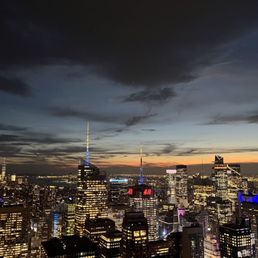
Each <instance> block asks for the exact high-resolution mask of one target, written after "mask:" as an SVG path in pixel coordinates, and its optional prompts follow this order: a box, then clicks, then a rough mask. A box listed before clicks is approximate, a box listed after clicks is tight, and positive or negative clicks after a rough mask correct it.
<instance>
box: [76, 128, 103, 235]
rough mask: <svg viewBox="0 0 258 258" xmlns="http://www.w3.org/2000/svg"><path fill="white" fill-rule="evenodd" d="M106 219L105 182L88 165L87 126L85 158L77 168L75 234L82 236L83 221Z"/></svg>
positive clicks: (98, 171)
mask: <svg viewBox="0 0 258 258" xmlns="http://www.w3.org/2000/svg"><path fill="white" fill-rule="evenodd" d="M105 217H107V180H106V176H105V175H104V174H101V173H100V170H99V169H98V168H97V167H96V166H94V165H93V164H91V163H90V153H89V124H87V135H86V158H85V160H83V161H82V162H81V164H80V165H79V166H78V182H77V200H76V206H75V233H77V234H79V235H80V236H82V235H83V234H84V228H85V220H86V219H94V218H105Z"/></svg>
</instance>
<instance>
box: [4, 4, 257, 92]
mask: <svg viewBox="0 0 258 258" xmlns="http://www.w3.org/2000/svg"><path fill="white" fill-rule="evenodd" d="M1 7H2V8H1V11H0V12H1V13H0V17H1V18H0V19H1V24H2V27H1V35H2V36H3V37H2V40H1V46H2V47H1V49H0V55H1V61H0V62H1V63H0V68H2V69H11V67H18V68H19V67H29V66H34V65H44V64H80V65H85V66H86V67H87V66H91V67H95V68H94V69H95V71H96V72H97V73H99V74H101V75H103V76H106V77H107V78H109V79H111V80H114V81H117V82H120V83H122V84H125V85H130V86H138V85H142V86H146V87H155V86H157V85H165V84H167V83H178V82H187V81H190V80H192V79H194V78H196V77H198V74H199V71H200V69H202V68H203V67H205V66H207V65H209V64H211V63H213V62H216V60H215V59H214V57H215V56H216V57H219V56H220V54H221V53H222V52H221V51H222V48H221V47H223V46H224V45H225V43H228V42H230V41H231V40H234V39H236V38H239V37H241V35H243V34H245V33H248V32H250V31H252V29H253V28H254V26H255V25H257V21H258V16H257V13H258V2H257V1H242V0H234V1H233V0H227V1H207V0H199V1H187V0H181V1H159V2H158V1H127V2H125V1H112V0H110V1H85V0H81V1H74V2H73V3H71V1H68V0H66V1H64V0H62V1H47V0H41V1H26V2H25V1H4V3H2V6H1ZM215 54H216V55H215ZM136 97H137V96H136Z"/></svg>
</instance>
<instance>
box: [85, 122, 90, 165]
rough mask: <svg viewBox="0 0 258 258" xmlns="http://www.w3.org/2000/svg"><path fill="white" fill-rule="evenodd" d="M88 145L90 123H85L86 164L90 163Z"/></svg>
mask: <svg viewBox="0 0 258 258" xmlns="http://www.w3.org/2000/svg"><path fill="white" fill-rule="evenodd" d="M89 145H90V123H89V121H87V130H86V159H85V161H86V164H89V163H90V150H89Z"/></svg>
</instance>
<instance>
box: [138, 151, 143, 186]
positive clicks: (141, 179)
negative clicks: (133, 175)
mask: <svg viewBox="0 0 258 258" xmlns="http://www.w3.org/2000/svg"><path fill="white" fill-rule="evenodd" d="M143 183H144V176H143V164H142V146H141V148H140V179H139V184H140V185H142V184H143Z"/></svg>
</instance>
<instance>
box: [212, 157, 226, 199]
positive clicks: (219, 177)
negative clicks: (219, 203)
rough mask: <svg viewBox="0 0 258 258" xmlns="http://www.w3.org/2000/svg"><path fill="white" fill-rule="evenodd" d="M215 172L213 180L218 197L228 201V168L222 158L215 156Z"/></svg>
mask: <svg viewBox="0 0 258 258" xmlns="http://www.w3.org/2000/svg"><path fill="white" fill-rule="evenodd" d="M213 170H214V173H213V180H214V183H215V188H216V196H218V197H220V198H222V200H228V175H227V166H226V165H225V164H224V159H223V157H222V156H220V155H215V161H214V167H213Z"/></svg>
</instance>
